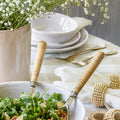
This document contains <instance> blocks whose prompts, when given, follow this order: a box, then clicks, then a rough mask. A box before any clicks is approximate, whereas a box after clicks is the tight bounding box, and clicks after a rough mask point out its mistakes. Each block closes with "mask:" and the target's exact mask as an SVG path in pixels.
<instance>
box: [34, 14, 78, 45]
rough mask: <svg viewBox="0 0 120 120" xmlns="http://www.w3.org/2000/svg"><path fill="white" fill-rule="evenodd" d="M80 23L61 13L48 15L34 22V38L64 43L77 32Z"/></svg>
mask: <svg viewBox="0 0 120 120" xmlns="http://www.w3.org/2000/svg"><path fill="white" fill-rule="evenodd" d="M77 29H78V23H77V22H76V21H75V20H74V19H72V18H70V17H69V16H65V15H63V14H60V13H55V14H51V15H46V16H45V17H43V18H41V17H38V19H36V20H34V21H33V22H32V40H35V41H41V40H44V41H45V42H47V43H64V42H66V41H69V40H70V39H71V38H72V37H73V36H75V34H76V33H77V31H78V30H77Z"/></svg>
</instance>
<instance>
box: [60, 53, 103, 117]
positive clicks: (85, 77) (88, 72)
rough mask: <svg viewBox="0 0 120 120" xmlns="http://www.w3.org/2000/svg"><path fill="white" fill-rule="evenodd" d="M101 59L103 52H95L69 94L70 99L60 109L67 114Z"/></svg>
mask: <svg viewBox="0 0 120 120" xmlns="http://www.w3.org/2000/svg"><path fill="white" fill-rule="evenodd" d="M103 58H104V52H102V51H97V52H96V54H95V55H94V57H93V59H92V61H91V62H90V64H89V65H88V67H87V69H86V70H85V72H84V73H83V75H82V76H81V78H80V80H79V81H78V83H77V84H76V86H75V88H74V89H73V91H72V92H71V95H70V97H69V98H68V100H67V101H66V103H65V105H64V106H63V107H62V108H64V107H66V108H67V109H68V112H69V106H70V104H71V103H72V101H73V99H74V98H76V96H77V95H78V93H79V92H80V90H81V89H82V88H83V87H84V85H85V84H86V82H87V81H88V79H89V78H90V77H91V75H92V74H93V72H94V71H95V70H96V68H97V67H98V65H99V64H100V62H101V61H102V59H103ZM62 108H61V109H62ZM68 117H69V113H68Z"/></svg>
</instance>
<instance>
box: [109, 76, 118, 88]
mask: <svg viewBox="0 0 120 120" xmlns="http://www.w3.org/2000/svg"><path fill="white" fill-rule="evenodd" d="M108 78H109V81H110V88H112V89H118V88H119V85H120V81H119V80H120V77H119V76H117V75H115V74H109V75H108Z"/></svg>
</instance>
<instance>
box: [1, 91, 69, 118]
mask: <svg viewBox="0 0 120 120" xmlns="http://www.w3.org/2000/svg"><path fill="white" fill-rule="evenodd" d="M64 103H65V101H63V100H62V95H61V94H60V93H53V94H52V95H50V94H46V95H44V97H43V95H40V93H39V92H36V93H33V94H32V95H30V94H29V93H26V92H22V94H21V95H20V98H19V99H13V98H12V97H5V98H3V97H0V120H6V115H8V116H9V118H10V120H17V118H18V117H19V116H21V115H22V116H23V120H67V119H64V117H66V116H67V112H66V110H65V109H64V110H61V109H60V106H62V105H64ZM15 117H16V119H15Z"/></svg>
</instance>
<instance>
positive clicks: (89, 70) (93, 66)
mask: <svg viewBox="0 0 120 120" xmlns="http://www.w3.org/2000/svg"><path fill="white" fill-rule="evenodd" d="M103 58H104V52H102V51H97V52H96V54H95V55H94V57H93V59H92V61H91V62H90V63H89V65H88V67H87V69H86V70H85V72H84V73H83V75H82V76H81V79H80V80H79V81H78V83H77V85H76V87H75V88H74V90H73V92H74V93H76V94H78V93H79V92H80V90H81V89H82V88H83V86H84V85H85V84H86V82H87V81H88V79H89V78H90V77H91V75H92V74H93V72H94V71H95V70H96V68H97V67H98V65H99V64H100V62H101V61H102V59H103Z"/></svg>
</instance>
